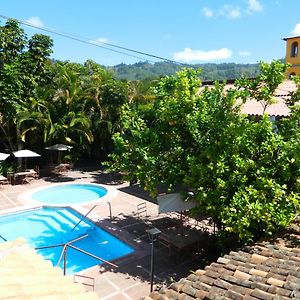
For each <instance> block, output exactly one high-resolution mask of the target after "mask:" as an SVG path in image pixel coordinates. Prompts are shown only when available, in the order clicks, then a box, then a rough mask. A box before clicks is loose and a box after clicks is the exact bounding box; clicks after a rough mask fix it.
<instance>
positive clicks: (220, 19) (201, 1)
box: [0, 0, 300, 65]
mask: <svg viewBox="0 0 300 300" xmlns="http://www.w3.org/2000/svg"><path fill="white" fill-rule="evenodd" d="M299 11H300V1H299V0H240V1H231V0H227V1H226V0H148V1H146V0H126V1H125V0H106V1H105V0H85V1H83V0H69V1H67V0H60V1H58V0H51V1H40V0H26V1H24V0H0V15H4V16H8V17H13V18H16V19H19V20H22V21H26V22H30V23H31V24H33V25H36V26H41V27H45V28H49V29H51V30H54V31H58V32H64V33H68V34H72V35H76V36H80V37H83V38H84V39H86V40H87V41H98V42H99V43H100V45H101V41H102V42H103V41H104V42H108V43H111V44H114V45H118V46H122V47H126V48H131V49H135V50H138V51H142V52H147V53H151V54H153V55H157V56H161V57H165V58H168V59H171V60H175V61H178V62H183V63H188V64H194V63H208V62H213V63H222V62H235V63H256V62H258V61H260V60H263V61H267V62H269V61H271V60H272V59H277V58H282V57H284V56H285V42H284V41H283V40H282V38H284V37H287V36H293V35H300V14H299ZM0 20H1V24H2V25H3V24H4V23H5V20H4V19H0ZM22 27H23V28H24V29H25V30H26V33H27V34H28V35H29V36H30V35H32V34H34V33H42V32H41V31H39V30H38V29H33V28H30V27H27V26H22ZM48 35H50V36H51V37H52V38H53V40H54V47H53V51H54V52H53V54H52V57H53V58H56V59H60V60H70V61H75V62H84V61H85V60H87V59H93V60H94V61H96V62H97V63H100V64H102V65H116V64H119V63H127V64H131V63H135V62H137V61H142V60H146V59H147V57H144V56H142V55H139V54H134V53H129V52H126V51H123V50H118V51H122V52H126V53H128V54H130V55H135V56H138V58H133V57H130V56H127V55H125V54H120V53H114V52H112V51H108V50H105V49H101V48H98V47H95V46H93V45H88V44H83V43H80V42H75V41H72V40H69V39H67V38H63V37H60V36H56V35H53V34H48ZM102 45H103V44H102ZM116 50H117V49H116ZM148 59H149V60H150V61H158V60H157V59H154V58H148Z"/></svg>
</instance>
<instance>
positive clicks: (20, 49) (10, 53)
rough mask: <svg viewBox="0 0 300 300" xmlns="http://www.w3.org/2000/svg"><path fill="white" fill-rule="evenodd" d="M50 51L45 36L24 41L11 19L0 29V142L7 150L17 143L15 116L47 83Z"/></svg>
mask: <svg viewBox="0 0 300 300" xmlns="http://www.w3.org/2000/svg"><path fill="white" fill-rule="evenodd" d="M51 47H52V40H51V39H50V38H49V37H47V36H44V35H40V34H35V35H34V36H32V37H31V38H30V39H28V38H27V36H26V34H25V33H24V30H23V29H22V28H20V26H19V24H18V22H17V21H15V20H13V19H10V20H8V21H7V22H6V24H5V25H4V26H0V116H1V118H0V129H1V131H2V134H1V142H2V143H3V144H4V146H5V147H6V148H7V149H9V150H14V149H16V148H17V145H18V142H19V133H18V131H17V126H16V122H17V118H16V116H17V115H18V113H20V112H21V111H23V110H26V107H27V106H28V105H30V103H31V101H33V100H34V99H36V93H35V90H36V88H37V87H38V86H39V85H41V84H45V83H46V82H49V81H50V80H51V72H50V61H49V59H48V58H49V55H50V54H51V52H52V51H51Z"/></svg>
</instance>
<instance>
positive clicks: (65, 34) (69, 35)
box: [0, 15, 192, 67]
mask: <svg viewBox="0 0 300 300" xmlns="http://www.w3.org/2000/svg"><path fill="white" fill-rule="evenodd" d="M0 18H2V19H6V20H8V19H14V20H16V21H17V22H18V23H20V24H23V25H26V26H29V27H32V28H36V29H39V30H42V31H45V32H48V33H52V34H56V35H59V36H62V37H65V38H68V39H71V40H75V41H77V42H81V43H84V44H88V45H92V46H96V47H99V48H102V49H105V50H109V51H113V52H116V53H119V54H123V55H127V56H130V57H134V58H138V59H142V60H145V58H142V57H140V56H136V55H132V54H128V53H125V52H121V51H118V50H115V49H111V48H108V47H104V46H101V45H100V43H101V44H103V45H107V46H109V47H114V48H117V49H121V50H125V51H128V52H133V53H137V54H141V55H144V56H148V57H151V58H156V59H159V60H163V61H166V62H170V63H173V64H176V65H181V66H186V67H192V66H191V65H188V64H184V63H180V62H177V61H174V60H171V59H168V58H164V57H162V56H157V55H154V54H150V53H146V52H142V51H138V50H135V49H130V48H126V47H122V46H118V45H115V44H111V43H107V42H102V41H101V42H100V41H99V42H98V41H91V40H89V39H87V38H85V37H79V36H76V35H73V34H70V33H64V32H58V31H55V30H53V29H49V28H45V27H40V26H36V25H33V24H30V23H28V22H26V21H22V20H18V19H15V18H11V17H7V16H4V15H0ZM146 60H147V61H149V62H153V63H155V62H154V61H151V60H148V59H146Z"/></svg>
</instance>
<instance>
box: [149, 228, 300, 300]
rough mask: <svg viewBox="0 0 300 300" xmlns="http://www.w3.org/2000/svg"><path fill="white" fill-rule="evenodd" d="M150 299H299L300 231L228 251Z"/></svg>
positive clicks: (154, 293) (151, 295) (154, 294)
mask: <svg viewBox="0 0 300 300" xmlns="http://www.w3.org/2000/svg"><path fill="white" fill-rule="evenodd" d="M149 299H154V300H168V299H185V300H194V299H210V300H219V299H220V300H226V299H234V300H242V299H244V300H258V299H261V300H288V299H300V230H299V231H298V233H289V234H287V235H286V236H285V237H283V238H278V239H277V240H276V241H269V242H262V243H260V244H256V245H253V246H248V247H244V248H243V249H241V250H238V251H231V252H230V253H229V254H228V255H224V256H223V257H220V258H219V259H218V260H217V262H214V263H212V264H211V265H209V266H207V267H205V269H204V270H197V271H196V272H193V273H192V274H190V275H189V276H188V277H187V278H182V279H181V280H180V281H179V282H176V283H173V284H171V286H169V287H168V288H163V289H161V290H160V291H159V292H153V293H151V294H150V296H149V297H145V298H144V300H149Z"/></svg>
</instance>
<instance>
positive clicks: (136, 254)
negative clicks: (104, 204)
mask: <svg viewBox="0 0 300 300" xmlns="http://www.w3.org/2000/svg"><path fill="white" fill-rule="evenodd" d="M47 207H48V208H66V209H71V210H73V211H75V212H76V213H78V214H79V215H81V216H82V217H83V219H85V218H86V219H87V220H88V221H89V222H91V223H93V225H95V226H96V227H98V228H101V229H102V230H104V231H106V232H108V233H109V234H111V235H113V236H114V237H116V238H117V239H119V240H120V241H121V242H123V243H125V244H127V245H128V246H130V247H131V248H133V250H134V251H133V252H131V253H129V254H126V255H123V256H121V257H118V258H115V259H112V260H110V261H109V262H110V263H112V264H115V265H117V266H118V267H119V266H121V265H125V264H127V263H130V262H132V261H133V260H138V259H140V258H143V257H146V256H147V255H148V254H149V249H150V245H149V244H147V243H145V242H144V241H143V240H140V239H137V238H136V237H135V236H134V235H132V234H131V233H129V232H128V231H126V229H123V228H121V227H119V226H117V225H115V224H113V223H112V220H106V219H101V218H100V217H99V216H98V215H97V214H95V213H93V214H91V215H92V216H91V217H84V216H85V214H86V211H88V210H87V209H86V208H84V207H82V206H78V205H77V207H73V206H68V205H64V206H62V205H48V204H47V205H39V206H33V207H24V208H23V209H21V210H20V209H18V210H13V211H5V212H3V213H0V217H4V216H7V215H11V214H16V213H22V212H27V211H31V210H32V211H33V210H37V209H42V208H47ZM33 249H35V248H33ZM45 260H46V259H45ZM106 267H109V268H111V267H112V266H111V265H110V264H109V263H105V262H103V263H101V264H96V265H94V266H92V267H89V268H86V269H83V270H81V271H78V272H75V273H73V274H70V275H71V276H75V275H76V274H79V275H80V274H82V275H83V274H86V273H89V272H91V271H92V272H93V271H97V272H101V270H103V271H105V269H106ZM97 269H98V270H97Z"/></svg>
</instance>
